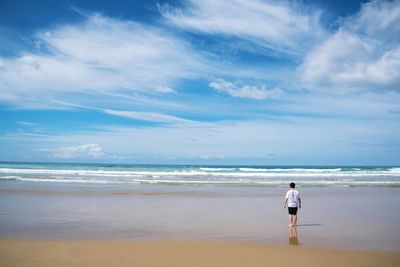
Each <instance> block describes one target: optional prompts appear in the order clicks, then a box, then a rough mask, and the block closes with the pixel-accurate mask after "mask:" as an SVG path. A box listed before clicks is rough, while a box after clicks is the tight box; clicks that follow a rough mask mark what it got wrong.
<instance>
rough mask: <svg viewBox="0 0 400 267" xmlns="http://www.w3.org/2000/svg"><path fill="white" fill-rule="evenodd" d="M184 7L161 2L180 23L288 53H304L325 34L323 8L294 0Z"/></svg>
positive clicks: (196, 0)
mask: <svg viewBox="0 0 400 267" xmlns="http://www.w3.org/2000/svg"><path fill="white" fill-rule="evenodd" d="M187 2H188V3H186V4H185V6H184V8H174V7H171V6H170V5H168V4H164V5H161V6H159V9H160V12H161V14H162V15H163V16H164V18H165V19H166V20H167V21H169V22H170V23H171V24H173V25H176V26H178V27H181V28H184V29H188V30H194V31H199V32H205V33H209V34H224V35H227V36H233V37H237V38H241V39H245V40H249V41H250V42H252V43H254V44H256V45H257V46H259V47H262V48H267V49H271V50H275V51H278V52H281V53H288V54H303V53H304V51H305V50H306V49H307V48H308V46H309V45H310V44H312V43H314V42H315V41H316V40H318V39H320V38H321V37H322V36H323V35H324V30H323V28H322V27H321V26H320V23H319V17H320V12H319V11H317V10H315V9H314V10H312V8H310V7H308V8H307V9H306V8H304V7H302V6H300V5H299V4H298V3H295V2H294V1H260V0H255V1H247V0H233V1H215V0H189V1H187Z"/></svg>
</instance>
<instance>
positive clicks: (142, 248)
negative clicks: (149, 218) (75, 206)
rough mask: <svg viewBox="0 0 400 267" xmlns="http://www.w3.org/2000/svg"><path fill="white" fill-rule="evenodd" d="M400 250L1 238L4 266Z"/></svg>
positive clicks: (259, 260)
mask: <svg viewBox="0 0 400 267" xmlns="http://www.w3.org/2000/svg"><path fill="white" fill-rule="evenodd" d="M399 262H400V252H399V251H393V252H388V251H348V250H326V249H311V248H303V247H289V246H282V247H274V246H265V245H256V244H244V243H234V242H199V241H196V242H183V241H182V242H178V241H160V242H156V241H146V242H144V241H95V240H92V241H73V240H68V241H64V240H52V241H42V240H13V239H1V240H0V266H7V267H12V266H41V267H47V266H96V267H100V266H112V267H116V266H174V267H179V266H184V267H190V266H207V267H213V266H215V267H217V266H218V267H224V266H227V267H228V266H229V267H234V266H241V267H243V266H249V267H257V266H279V267H285V266H288V267H289V266H290V267H293V266H298V267H301V266H307V267H312V266H324V267H326V266H335V267H336V266H341V267H346V266H380V267H383V266H399Z"/></svg>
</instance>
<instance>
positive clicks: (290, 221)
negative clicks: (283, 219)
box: [289, 214, 293, 226]
mask: <svg viewBox="0 0 400 267" xmlns="http://www.w3.org/2000/svg"><path fill="white" fill-rule="evenodd" d="M292 222H293V215H292V214H289V226H293V223H292Z"/></svg>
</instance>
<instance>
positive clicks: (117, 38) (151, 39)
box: [0, 15, 211, 103]
mask: <svg viewBox="0 0 400 267" xmlns="http://www.w3.org/2000/svg"><path fill="white" fill-rule="evenodd" d="M36 39H38V40H39V41H40V43H41V49H42V50H40V51H38V52H25V53H23V54H22V55H21V56H18V57H13V58H4V57H0V92H1V96H0V100H2V101H8V102H13V103H18V101H19V100H21V99H23V98H29V99H32V101H33V102H35V101H38V102H40V101H45V100H43V97H49V98H50V97H51V96H54V94H56V93H74V92H83V91H86V92H96V91H116V90H120V89H121V88H124V89H130V90H134V91H144V92H148V91H153V92H162V93H171V92H174V89H172V87H173V84H174V83H175V82H176V81H177V80H179V79H182V78H191V77H192V78H193V77H198V76H199V75H202V70H203V69H208V68H209V67H207V66H209V65H211V64H205V63H204V62H205V61H206V60H205V59H204V58H203V57H202V56H201V55H200V54H199V53H198V52H197V53H196V52H195V51H193V50H192V49H191V47H190V45H189V44H187V43H186V42H185V41H183V40H182V39H180V38H178V37H176V36H174V35H173V34H171V33H167V32H166V31H162V30H160V29H159V28H156V27H151V26H148V25H143V24H140V23H136V22H132V21H121V20H116V19H111V18H107V17H104V16H101V15H91V16H88V17H87V19H86V20H85V21H84V22H83V23H80V24H74V25H64V26H57V27H54V28H53V29H49V30H48V31H45V32H39V33H37V34H36Z"/></svg>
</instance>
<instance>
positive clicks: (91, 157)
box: [0, 0, 400, 165]
mask: <svg viewBox="0 0 400 267" xmlns="http://www.w3.org/2000/svg"><path fill="white" fill-rule="evenodd" d="M399 25H400V1H317V0H308V1H269V0H264V1H262V0H254V1H248V0H232V1H212V0H184V1H119V0H115V1H112V2H110V1H9V0H3V1H1V3H0V147H1V149H0V161H50V162H117V163H140V164H142V163H144V164H146V163H148V164H152V163H154V164H159V163H161V164H264V165H294V164H295V165H399V164H400V141H399V136H400V134H399V133H400V101H399V100H400V94H399V93H400V27H399Z"/></svg>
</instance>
